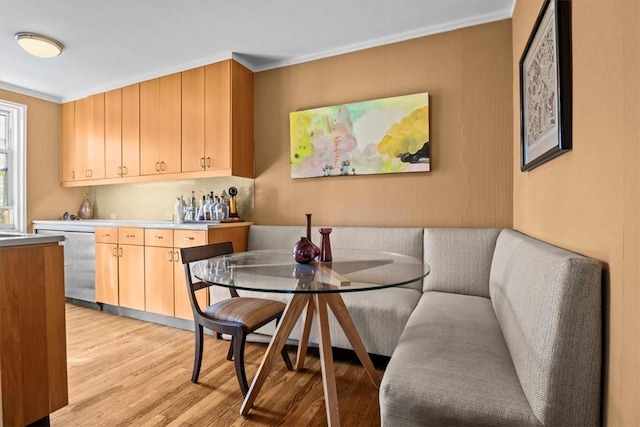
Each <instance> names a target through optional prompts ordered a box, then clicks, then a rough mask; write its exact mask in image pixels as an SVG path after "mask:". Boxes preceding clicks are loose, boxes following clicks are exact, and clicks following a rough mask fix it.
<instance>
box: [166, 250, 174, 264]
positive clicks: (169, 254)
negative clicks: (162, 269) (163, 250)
mask: <svg viewBox="0 0 640 427" xmlns="http://www.w3.org/2000/svg"><path fill="white" fill-rule="evenodd" d="M167 261H169V262H172V261H173V251H168V252H167Z"/></svg>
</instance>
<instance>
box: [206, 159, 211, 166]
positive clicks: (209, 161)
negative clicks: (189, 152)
mask: <svg viewBox="0 0 640 427" xmlns="http://www.w3.org/2000/svg"><path fill="white" fill-rule="evenodd" d="M207 167H208V168H210V167H211V157H207Z"/></svg>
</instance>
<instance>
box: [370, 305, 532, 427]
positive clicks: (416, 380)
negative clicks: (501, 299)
mask: <svg viewBox="0 0 640 427" xmlns="http://www.w3.org/2000/svg"><path fill="white" fill-rule="evenodd" d="M380 411H381V417H382V425H383V426H398V427H400V426H402V427H406V426H426V425H433V426H447V425H473V426H484V425H486V426H488V425H491V426H515V425H517V426H536V425H540V423H539V422H538V421H537V420H536V418H535V416H534V415H533V412H532V411H531V408H530V407H529V403H528V402H527V399H526V397H525V396H524V393H523V392H522V388H521V387H520V383H519V381H518V377H517V375H516V372H515V370H514V367H513V364H512V363H511V357H510V355H509V350H508V349H507V346H506V344H505V342H504V339H503V337H502V333H501V332H500V327H499V325H498V321H497V319H496V317H495V314H494V311H493V307H492V305H491V301H490V300H489V299H487V298H483V297H478V296H467V295H460V294H451V293H442V292H425V293H424V294H423V296H422V298H421V299H420V301H419V302H418V305H417V307H416V309H415V311H414V312H413V314H412V315H411V317H410V318H409V321H408V323H407V326H406V327H405V330H404V332H403V333H402V336H401V338H400V341H399V342H398V346H397V347H396V350H395V352H394V353H393V357H392V358H391V361H390V362H389V365H388V366H387V369H386V371H385V373H384V377H383V380H382V385H381V387H380Z"/></svg>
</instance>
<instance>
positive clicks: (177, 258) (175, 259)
mask: <svg viewBox="0 0 640 427" xmlns="http://www.w3.org/2000/svg"><path fill="white" fill-rule="evenodd" d="M173 260H174V261H175V262H180V252H178V251H176V254H175V256H174V257H173Z"/></svg>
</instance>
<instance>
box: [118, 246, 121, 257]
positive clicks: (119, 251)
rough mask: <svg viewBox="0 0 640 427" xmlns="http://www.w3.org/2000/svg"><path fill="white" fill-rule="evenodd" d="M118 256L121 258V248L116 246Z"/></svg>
mask: <svg viewBox="0 0 640 427" xmlns="http://www.w3.org/2000/svg"><path fill="white" fill-rule="evenodd" d="M118 256H119V257H120V258H122V248H118Z"/></svg>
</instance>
